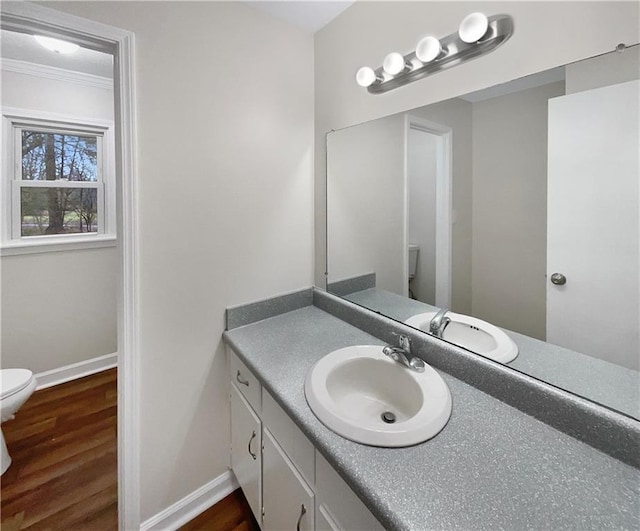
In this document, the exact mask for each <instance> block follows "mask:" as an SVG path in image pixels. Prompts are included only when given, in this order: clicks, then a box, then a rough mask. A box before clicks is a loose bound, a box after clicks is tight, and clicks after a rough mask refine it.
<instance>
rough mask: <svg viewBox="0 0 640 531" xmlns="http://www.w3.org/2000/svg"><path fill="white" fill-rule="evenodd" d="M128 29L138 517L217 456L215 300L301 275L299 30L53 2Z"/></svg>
mask: <svg viewBox="0 0 640 531" xmlns="http://www.w3.org/2000/svg"><path fill="white" fill-rule="evenodd" d="M48 5H49V6H50V7H51V6H52V7H55V8H56V9H60V10H65V11H68V12H72V13H74V14H77V15H80V16H84V17H86V18H89V19H93V20H97V21H99V22H103V23H106V24H110V25H112V26H117V27H120V28H123V29H126V30H130V31H133V32H134V33H135V36H136V67H137V72H136V75H137V114H138V117H137V120H138V121H137V125H138V146H137V148H138V152H137V156H138V183H139V219H140V227H139V231H140V233H139V242H140V249H139V252H140V263H139V267H140V272H141V278H140V294H139V295H140V352H139V356H140V363H141V367H140V368H141V372H140V377H141V388H140V398H141V404H142V409H141V416H140V418H141V449H142V456H141V474H142V477H141V495H142V508H141V511H142V519H143V520H144V519H147V518H149V517H150V516H152V515H154V514H157V513H158V512H159V511H161V510H163V509H165V508H166V507H167V506H169V505H170V504H172V503H174V502H175V501H176V500H178V499H180V498H182V497H183V496H185V495H187V494H189V493H191V492H193V491H194V490H195V489H197V488H198V487H200V486H201V485H203V484H205V483H206V482H208V481H210V480H212V479H213V478H215V477H217V476H218V475H219V474H221V473H223V472H224V471H225V470H226V469H227V466H228V459H229V413H228V401H227V383H226V382H227V375H226V370H225V353H224V348H223V343H222V340H221V335H222V332H223V330H224V311H225V308H226V307H227V306H229V305H233V304H239V303H243V302H247V301H251V300H255V299H259V298H263V297H267V296H271V295H275V294H278V293H282V292H286V291H291V290H294V289H298V288H302V287H306V286H309V285H310V284H311V283H312V263H313V262H312V260H313V258H312V257H313V244H312V237H313V227H312V220H313V203H312V192H313V185H312V161H313V39H312V37H311V36H310V35H308V34H304V33H302V32H301V31H299V30H297V29H294V28H292V27H290V26H288V25H287V24H286V23H284V22H281V21H279V20H276V19H272V18H270V17H269V16H267V15H265V14H264V13H262V12H260V11H257V10H254V9H251V8H250V7H248V6H246V5H243V4H242V3H239V2H238V3H236V2H113V3H112V2H68V3H67V2H64V3H55V4H48Z"/></svg>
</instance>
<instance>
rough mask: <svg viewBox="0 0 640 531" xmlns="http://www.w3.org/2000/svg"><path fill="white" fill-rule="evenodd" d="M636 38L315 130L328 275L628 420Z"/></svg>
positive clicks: (636, 161)
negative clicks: (323, 174) (322, 176)
mask: <svg viewBox="0 0 640 531" xmlns="http://www.w3.org/2000/svg"><path fill="white" fill-rule="evenodd" d="M639 51H640V46H632V47H627V48H626V49H624V50H618V51H615V52H611V53H608V54H604V55H601V56H598V57H593V58H590V59H586V60H584V61H580V62H577V63H572V64H570V65H566V66H564V67H560V68H556V69H553V70H550V71H546V72H541V73H538V74H535V75H531V76H528V77H526V78H522V79H518V80H515V81H512V82H510V83H506V84H502V85H499V86H495V87H491V88H488V89H485V90H482V91H479V92H475V93H472V94H468V95H465V96H461V97H458V98H454V99H451V100H447V101H443V102H440V103H436V104H432V105H428V106H425V107H421V108H417V109H413V110H411V111H408V112H406V113H401V114H397V115H393V116H389V117H385V118H381V119H378V120H375V121H372V122H368V123H364V124H360V125H356V126H353V127H349V128H346V129H342V130H338V131H333V132H331V133H329V134H328V135H327V154H328V155H327V156H328V158H327V289H328V291H329V292H332V293H335V294H337V295H339V296H341V297H344V298H346V299H349V300H351V301H352V302H355V303H357V304H360V305H362V306H365V307H367V308H370V309H372V310H374V311H377V312H380V313H382V314H384V315H387V316H389V317H391V318H393V319H396V320H398V321H401V322H404V323H407V324H409V325H411V326H414V327H416V328H418V329H420V330H423V331H424V332H425V333H429V334H433V335H435V336H438V337H440V338H442V339H443V340H445V341H449V342H451V343H455V344H458V345H460V346H462V347H464V348H466V349H468V350H471V351H473V352H475V353H478V354H481V355H484V356H486V357H488V358H491V359H493V360H495V361H498V362H501V363H505V364H506V365H508V366H509V367H512V368H513V369H516V370H518V371H522V372H524V373H527V374H529V375H531V376H534V377H536V378H539V379H541V380H544V381H546V382H549V383H551V384H553V385H556V386H558V387H561V388H563V389H566V390H568V391H571V392H573V393H576V394H578V395H581V396H584V397H586V398H589V399H591V400H594V401H596V402H599V403H602V404H604V405H606V406H608V407H611V408H614V409H616V410H618V411H620V412H622V413H625V414H627V415H629V416H632V417H634V418H636V419H640V379H639V377H638V375H639V372H638V370H639V364H640V330H639V329H640V311H639V307H640V217H639V206H640V186H639V181H640V153H639V146H640V135H639V130H640V109H639V102H640V81H639V80H638V78H639V77H640V75H639V73H640V53H639Z"/></svg>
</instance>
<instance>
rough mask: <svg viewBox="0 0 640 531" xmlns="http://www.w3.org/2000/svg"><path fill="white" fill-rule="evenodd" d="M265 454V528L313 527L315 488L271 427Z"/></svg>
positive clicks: (280, 530)
mask: <svg viewBox="0 0 640 531" xmlns="http://www.w3.org/2000/svg"><path fill="white" fill-rule="evenodd" d="M262 457H263V462H262V463H263V471H262V474H263V488H264V492H263V497H262V503H263V505H264V516H263V520H262V528H263V529H264V530H265V531H284V530H291V531H293V530H296V531H313V529H314V521H315V518H314V514H315V507H314V496H313V491H312V490H311V489H310V488H309V486H308V485H307V483H306V482H305V480H304V479H303V478H302V476H301V475H300V473H299V472H298V471H297V470H296V468H295V466H294V465H293V463H292V462H291V461H290V460H289V458H288V457H287V456H286V455H285V453H284V451H283V450H282V448H280V446H279V445H278V443H277V442H276V441H275V439H274V438H273V436H272V435H271V433H270V432H269V430H267V429H265V430H264V449H263V456H262Z"/></svg>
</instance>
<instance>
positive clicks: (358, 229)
mask: <svg viewBox="0 0 640 531" xmlns="http://www.w3.org/2000/svg"><path fill="white" fill-rule="evenodd" d="M327 143H328V145H329V146H330V152H331V160H330V161H329V162H328V164H329V166H328V171H329V176H330V177H329V181H328V182H329V190H328V202H327V209H328V212H329V216H328V222H329V225H328V227H327V230H328V234H329V235H330V238H329V244H330V249H329V251H330V252H329V263H328V272H329V281H330V282H335V281H337V280H343V279H346V278H351V277H355V276H360V275H363V274H366V273H375V274H376V286H377V287H379V288H382V289H385V290H388V291H392V292H394V293H397V294H398V295H406V292H407V286H405V285H404V282H403V279H404V267H405V263H406V261H405V260H406V257H405V254H406V252H407V250H406V249H405V248H404V245H403V242H404V230H405V226H404V215H398V214H399V213H403V212H404V208H405V207H404V158H405V152H404V149H405V147H404V117H403V116H401V115H398V116H392V117H389V118H385V119H383V120H377V121H375V122H371V123H368V124H363V125H360V126H358V127H352V128H349V129H343V130H341V131H336V132H334V133H331V134H329V135H328V137H327ZM354 206H356V208H354Z"/></svg>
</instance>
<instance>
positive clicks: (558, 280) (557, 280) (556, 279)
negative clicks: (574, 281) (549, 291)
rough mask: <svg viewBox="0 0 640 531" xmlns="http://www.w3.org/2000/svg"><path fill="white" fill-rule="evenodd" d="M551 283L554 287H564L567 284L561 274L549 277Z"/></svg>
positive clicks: (565, 278)
mask: <svg viewBox="0 0 640 531" xmlns="http://www.w3.org/2000/svg"><path fill="white" fill-rule="evenodd" d="M551 283H552V284H555V285H556V286H564V285H565V284H566V283H567V277H565V276H564V275H563V274H562V273H554V274H553V275H551Z"/></svg>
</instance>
